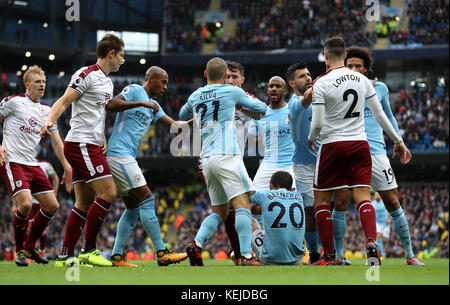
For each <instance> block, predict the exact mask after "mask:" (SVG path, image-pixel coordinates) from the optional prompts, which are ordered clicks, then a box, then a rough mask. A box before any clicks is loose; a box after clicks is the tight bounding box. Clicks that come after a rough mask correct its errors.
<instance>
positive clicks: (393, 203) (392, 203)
mask: <svg viewBox="0 0 450 305" xmlns="http://www.w3.org/2000/svg"><path fill="white" fill-rule="evenodd" d="M384 205H385V207H386V210H388V211H389V212H392V211H395V210H397V209H399V208H400V201H399V200H398V198H397V197H395V198H390V200H386V202H385V203H384Z"/></svg>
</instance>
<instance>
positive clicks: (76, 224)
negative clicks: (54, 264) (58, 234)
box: [61, 207, 86, 256]
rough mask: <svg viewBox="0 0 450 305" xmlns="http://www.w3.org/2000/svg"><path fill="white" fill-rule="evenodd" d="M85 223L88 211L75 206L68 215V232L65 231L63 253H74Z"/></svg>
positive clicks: (70, 254)
mask: <svg viewBox="0 0 450 305" xmlns="http://www.w3.org/2000/svg"><path fill="white" fill-rule="evenodd" d="M85 224H86V213H85V212H83V211H81V210H80V209H78V208H76V207H73V208H72V211H71V212H70V214H69V217H67V221H66V232H65V233H64V241H63V246H62V248H61V255H68V256H72V255H74V251H75V246H76V244H77V242H78V240H79V239H80V236H81V233H83V229H84V225H85Z"/></svg>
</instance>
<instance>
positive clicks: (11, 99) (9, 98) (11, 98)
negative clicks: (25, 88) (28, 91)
mask: <svg viewBox="0 0 450 305" xmlns="http://www.w3.org/2000/svg"><path fill="white" fill-rule="evenodd" d="M25 97H26V95H25V93H23V94H14V95H10V96H7V97H5V98H4V99H3V100H2V102H4V103H7V102H14V101H17V100H19V99H22V98H25Z"/></svg>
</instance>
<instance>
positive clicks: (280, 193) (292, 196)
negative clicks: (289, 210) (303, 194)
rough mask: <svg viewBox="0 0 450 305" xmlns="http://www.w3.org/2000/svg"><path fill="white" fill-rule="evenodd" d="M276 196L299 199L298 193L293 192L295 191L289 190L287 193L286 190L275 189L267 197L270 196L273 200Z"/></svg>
mask: <svg viewBox="0 0 450 305" xmlns="http://www.w3.org/2000/svg"><path fill="white" fill-rule="evenodd" d="M275 197H281V198H292V199H299V197H298V195H297V194H295V193H293V192H288V193H286V192H277V191H274V192H272V193H269V194H268V195H267V198H268V199H269V200H272V199H274V198H275Z"/></svg>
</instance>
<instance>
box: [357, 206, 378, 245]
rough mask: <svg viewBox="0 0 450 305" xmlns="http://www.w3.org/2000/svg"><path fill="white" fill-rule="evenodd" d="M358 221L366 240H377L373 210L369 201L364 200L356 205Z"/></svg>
mask: <svg viewBox="0 0 450 305" xmlns="http://www.w3.org/2000/svg"><path fill="white" fill-rule="evenodd" d="M358 211H359V219H360V221H361V227H362V229H363V231H364V235H365V236H366V239H369V238H371V239H373V240H376V239H377V223H376V214H375V209H374V208H373V205H372V203H371V202H370V201H368V200H364V201H362V202H360V203H359V204H358Z"/></svg>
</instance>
